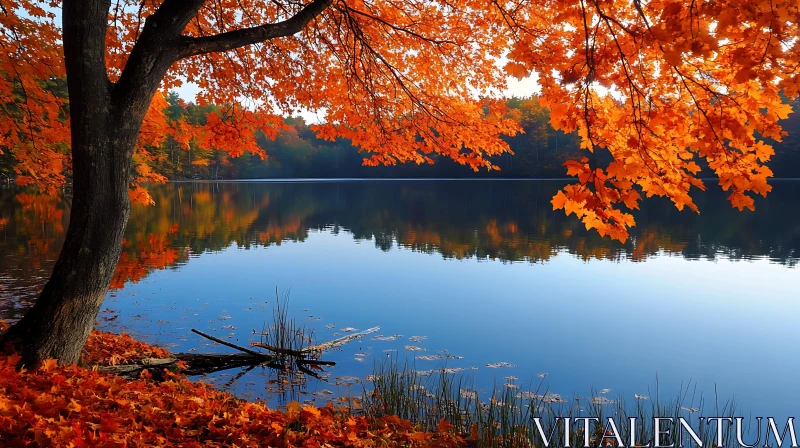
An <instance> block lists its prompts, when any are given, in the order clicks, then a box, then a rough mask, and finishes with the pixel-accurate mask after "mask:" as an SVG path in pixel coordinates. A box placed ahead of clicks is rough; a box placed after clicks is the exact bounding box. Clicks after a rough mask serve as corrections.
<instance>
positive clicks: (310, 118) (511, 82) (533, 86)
mask: <svg viewBox="0 0 800 448" xmlns="http://www.w3.org/2000/svg"><path fill="white" fill-rule="evenodd" d="M507 83H508V87H507V88H506V90H505V91H504V92H503V94H504V95H505V96H508V97H510V96H516V97H529V96H531V95H533V94H535V93H538V92H539V85H538V83H537V82H536V76H535V75H533V76H529V77H527V78H523V79H516V78H514V77H509V78H508V80H507ZM174 90H175V91H177V92H178V95H180V97H181V98H183V99H184V100H186V101H195V97H196V96H197V93H198V92H199V91H200V89H199V87H198V86H197V84H195V83H192V82H184V83H183V85H182V86H180V87H178V88H176V89H174ZM298 115H300V116H301V117H303V119H304V120H305V121H306V123H319V122H321V121H322V120H323V119H324V117H323V116H322V115H319V114H317V113H314V112H311V111H302V112H300V114H298Z"/></svg>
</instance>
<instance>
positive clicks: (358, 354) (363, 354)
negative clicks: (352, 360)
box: [356, 353, 369, 358]
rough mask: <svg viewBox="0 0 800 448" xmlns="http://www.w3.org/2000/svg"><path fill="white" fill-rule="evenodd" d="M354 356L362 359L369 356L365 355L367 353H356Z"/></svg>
mask: <svg viewBox="0 0 800 448" xmlns="http://www.w3.org/2000/svg"><path fill="white" fill-rule="evenodd" d="M356 356H358V357H359V358H363V357H366V356H369V354H367V353H356Z"/></svg>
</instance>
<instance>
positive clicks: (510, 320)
mask: <svg viewBox="0 0 800 448" xmlns="http://www.w3.org/2000/svg"><path fill="white" fill-rule="evenodd" d="M798 276H800V273H798V271H797V269H791V268H786V267H785V266H781V265H775V264H770V263H769V262H768V261H766V260H759V261H746V262H745V261H739V262H735V261H733V262H732V261H727V260H720V261H717V262H710V261H690V260H686V259H684V258H682V257H668V256H660V257H656V258H653V259H650V260H649V261H648V262H646V263H632V262H627V261H623V262H606V261H596V260H593V261H591V262H588V263H586V262H583V261H581V260H579V259H576V258H574V257H573V256H570V255H567V254H560V255H559V256H556V257H554V258H553V259H552V260H551V261H549V262H547V263H544V264H530V263H502V262H499V261H498V262H496V261H477V260H475V259H470V260H463V261H458V260H444V259H443V258H442V257H441V255H438V254H436V255H429V254H422V253H417V252H412V251H410V250H407V249H398V248H397V246H396V245H395V247H394V248H393V249H392V250H390V251H388V252H383V251H381V250H377V249H376V248H375V247H374V244H373V243H372V242H360V243H359V242H356V241H354V240H353V238H352V236H351V235H350V234H348V233H346V232H342V233H340V234H339V235H338V236H336V235H333V234H331V233H329V232H311V234H310V235H309V238H308V239H307V240H306V241H305V242H303V243H291V242H284V243H282V244H281V245H280V246H273V247H270V248H266V249H264V248H258V249H253V250H240V249H237V248H236V247H231V248H229V249H227V250H225V251H222V252H219V253H206V254H203V255H201V256H199V257H198V258H193V259H191V260H189V262H188V263H187V264H186V265H184V266H181V267H180V268H178V269H177V270H163V271H156V272H153V273H151V274H150V275H149V276H148V277H147V278H146V279H145V280H143V281H142V282H140V283H137V284H129V285H127V286H126V288H125V289H124V290H122V291H117V292H115V293H113V295H114V296H115V297H116V298H115V299H112V300H109V301H107V303H106V305H107V306H108V307H111V308H114V309H116V310H119V311H121V313H120V314H121V318H120V321H121V322H120V323H121V324H124V325H126V326H127V327H128V328H129V330H130V331H132V332H133V333H139V334H141V335H143V337H145V339H149V340H151V341H157V342H162V343H174V342H177V343H178V346H177V347H174V348H173V350H175V351H187V350H189V349H191V348H193V347H195V348H197V349H198V351H207V352H208V351H216V350H220V349H219V348H217V347H207V346H202V344H203V343H205V342H206V341H202V342H201V341H199V340H198V338H197V337H196V336H195V335H193V334H191V333H189V330H190V328H198V329H200V330H203V331H207V332H209V333H212V334H216V335H226V334H228V333H231V332H230V331H229V330H227V329H223V328H222V326H227V325H234V326H236V327H237V329H236V331H235V332H234V333H233V339H231V341H234V342H236V341H237V339H238V343H240V344H243V345H246V342H247V341H251V340H254V339H253V338H254V337H255V336H253V335H252V330H254V329H255V330H259V331H260V330H261V328H262V327H263V325H264V323H265V322H266V321H267V320H268V319H269V311H270V307H271V306H272V304H274V302H275V300H274V297H275V288H276V287H277V288H278V289H279V290H280V291H282V292H283V291H286V290H288V289H289V288H291V310H292V314H293V315H294V316H295V317H297V318H299V319H305V318H307V317H308V316H309V315H313V316H317V317H321V318H322V320H319V321H313V322H312V321H307V320H306V321H305V322H307V323H308V324H309V325H312V326H313V327H314V328H315V333H316V335H317V338H318V339H321V340H325V339H329V338H330V339H332V338H333V337H334V336H333V335H332V333H333V332H335V331H337V330H326V329H325V328H324V326H325V325H326V324H331V323H332V324H336V328H337V329H339V328H343V327H355V328H358V329H366V328H369V327H372V326H376V325H379V326H381V327H382V329H381V333H383V334H385V335H391V334H395V333H400V334H403V335H404V337H403V338H401V339H398V340H397V341H394V342H379V341H372V340H366V341H364V342H363V343H353V344H351V345H349V346H347V347H345V348H344V349H343V351H342V352H339V353H330V354H327V355H326V358H327V359H332V360H335V361H337V362H339V365H338V366H337V367H336V368H335V369H334V370H333V374H334V376H341V375H354V376H359V377H364V376H365V375H367V374H369V373H370V372H371V369H372V366H373V362H374V360H375V359H380V358H383V357H385V353H384V350H386V349H399V350H400V353H401V354H402V355H403V356H405V355H410V354H411V352H408V351H405V350H404V349H403V346H404V345H420V346H423V347H426V348H427V349H428V351H427V352H425V353H424V354H433V353H435V352H436V350H439V349H447V350H449V351H450V352H451V353H452V354H454V355H459V356H464V357H465V358H464V359H463V360H458V361H450V362H448V367H468V366H480V368H479V369H478V370H477V371H474V372H472V374H474V376H475V378H476V382H477V384H478V386H480V387H482V388H484V389H487V388H491V385H492V382H493V381H494V380H497V382H498V384H502V382H503V379H502V378H503V377H504V376H507V375H515V376H518V377H520V382H521V383H522V384H523V387H524V386H527V385H528V384H530V383H531V382H533V383H536V382H538V378H536V377H535V374H536V373H540V372H547V373H549V375H548V377H547V380H548V381H547V384H548V386H549V387H550V389H551V391H553V392H557V393H560V394H562V395H564V396H565V397H571V396H573V395H575V394H577V395H580V396H587V395H588V393H589V388H590V387H595V388H597V389H600V388H610V389H612V393H611V394H610V395H614V394H616V393H620V394H622V396H623V397H625V398H626V400H627V401H633V394H634V393H636V394H643V395H653V396H654V395H655V390H654V387H655V384H656V377H658V382H659V385H660V390H661V393H662V397H663V396H665V395H667V396H671V395H674V394H675V393H676V392H677V391H678V388H679V386H680V384H681V382H684V384H685V383H686V381H689V380H692V381H693V382H696V383H697V385H698V392H699V391H705V392H706V393H708V392H713V390H714V387H715V385H716V387H717V390H718V392H719V394H720V400H721V401H724V400H727V399H728V398H732V397H734V398H736V401H737V405H738V407H739V408H740V409H742V410H743V411H744V412H745V414H744V415H750V414H751V413H752V415H762V416H767V415H769V416H784V417H785V416H787V415H793V414H794V411H795V410H796V408H795V405H794V404H793V403H796V402H797V401H798V399H800V386H799V385H798V383H797V381H796V378H795V375H796V372H797V370H798V368H800V361H799V360H798V359H797V356H796V354H797V349H798V342H800V336H798V333H797V331H796V322H795V320H796V316H797V315H798V311H800V302H798V301H797V300H796V298H795V297H796V294H794V289H795V288H796V287H797V285H798ZM264 301H268V304H267V307H266V308H262V309H260V310H259V309H257V308H258V306H259V305H261V304H263V302H264ZM304 309H307V310H308V311H307V312H304V311H302V310H304ZM194 313H196V315H194ZM139 316H143V317H139ZM220 316H230V318H229V319H222V320H220ZM159 321H160V322H159ZM413 335H421V336H428V340H427V341H425V342H424V343H422V344H413V343H411V342H409V341H408V337H409V336H413ZM360 352H362V353H367V354H369V355H370V356H369V357H367V358H366V359H365V362H364V363H359V362H356V361H354V360H353V359H354V355H355V354H356V353H360ZM500 361H506V362H510V363H512V364H515V365H516V366H517V367H516V368H514V369H496V370H495V369H488V368H485V367H483V366H484V365H485V364H487V363H494V362H500ZM416 364H417V367H418V369H420V370H427V369H431V368H434V367H436V366H437V365H439V364H437V362H435V361H419V360H418V361H417V362H416ZM233 373H236V372H233ZM252 381H257V380H253V379H249V380H248V379H247V377H245V379H242V380H240V382H241V383H245V382H252ZM315 387H326V388H329V389H333V388H332V387H330V386H327V385H315ZM648 387H650V390H649V391H648ZM236 390H238V391H242V390H245V388H243V386H241V384H240V385H239V386H237V388H236ZM248 391H250V392H254V393H255V394H260V393H261V392H263V384H255V385H253V384H251V386H250V388H249V389H248ZM707 398H710V397H708V395H707ZM695 404H697V403H695Z"/></svg>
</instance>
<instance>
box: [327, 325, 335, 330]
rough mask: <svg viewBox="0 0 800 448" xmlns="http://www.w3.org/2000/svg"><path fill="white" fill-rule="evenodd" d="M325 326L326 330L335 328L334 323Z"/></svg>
mask: <svg viewBox="0 0 800 448" xmlns="http://www.w3.org/2000/svg"><path fill="white" fill-rule="evenodd" d="M325 328H327V329H328V330H331V329H334V328H336V324H328V325H325Z"/></svg>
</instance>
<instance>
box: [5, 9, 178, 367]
mask: <svg viewBox="0 0 800 448" xmlns="http://www.w3.org/2000/svg"><path fill="white" fill-rule="evenodd" d="M110 4H111V3H110V0H92V1H89V0H78V1H75V0H73V1H64V3H63V8H62V9H63V12H62V17H63V36H64V38H63V42H64V59H65V65H66V72H67V86H68V89H69V100H70V104H69V108H70V131H71V133H72V135H71V143H72V148H71V149H72V173H73V199H72V207H71V211H70V223H69V227H68V229H67V233H66V237H65V240H64V246H63V247H62V249H61V253H60V255H59V257H58V260H57V261H56V263H55V266H54V268H53V273H52V275H51V276H50V279H49V280H48V282H47V284H46V285H45V287H44V289H43V290H42V293H41V295H40V296H39V299H38V300H37V301H36V303H35V304H34V306H33V307H32V308H31V309H30V310H29V311H28V312H27V313H26V314H25V316H24V317H23V318H22V320H20V321H19V322H17V323H16V324H14V325H13V326H12V327H11V328H10V329H9V330H8V332H7V333H6V334H5V335H4V338H5V339H6V340H7V341H10V342H12V343H13V344H14V347H15V348H16V350H17V351H18V352H19V353H20V355H22V357H23V362H25V363H26V364H27V365H28V366H35V365H37V364H38V363H39V362H40V361H41V360H43V359H48V358H54V359H58V360H59V361H60V362H61V363H62V364H71V363H75V362H77V361H78V360H79V358H80V352H81V349H82V348H83V346H84V344H85V343H86V340H87V338H88V336H89V333H90V332H91V330H92V328H93V327H94V323H95V319H96V317H97V313H98V312H99V310H100V307H101V305H102V303H103V300H104V298H105V295H106V292H107V291H108V286H109V284H110V283H111V279H112V277H113V275H114V271H115V269H116V266H117V262H118V261H119V256H120V253H121V251H122V236H123V232H124V230H125V225H126V223H127V221H128V216H129V214H130V207H131V204H130V199H129V197H128V186H129V182H130V170H131V160H132V155H133V149H134V145H135V143H136V140H137V138H138V135H139V130H140V128H141V124H142V120H143V118H144V114H145V112H146V111H147V108H148V105H149V104H150V101H151V100H152V97H153V94H154V93H155V91H156V89H157V87H158V84H159V82H160V80H161V77H162V76H163V74H164V73H165V72H166V70H167V69H168V67H169V63H170V61H169V60H168V58H160V59H158V60H156V61H155V63H151V64H150V65H148V66H147V67H148V68H149V69H150V70H149V72H148V73H147V75H148V76H139V77H134V80H131V82H129V83H128V85H127V86H125V88H121V87H120V86H119V83H118V84H117V85H116V86H115V85H113V84H112V83H111V82H110V81H109V80H108V77H107V74H106V63H105V38H106V26H107V20H108V18H107V14H108V10H109V7H110ZM146 28H147V27H146ZM150 28H151V29H155V26H151V27H150ZM145 32H151V31H150V30H147V29H146V31H145ZM143 37H144V34H143ZM144 53H147V52H144ZM156 55H158V54H156ZM147 56H148V54H141V52H140V54H132V55H131V59H134V58H138V59H145V58H146V57H147ZM148 62H149V61H148ZM115 87H116V88H115Z"/></svg>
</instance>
